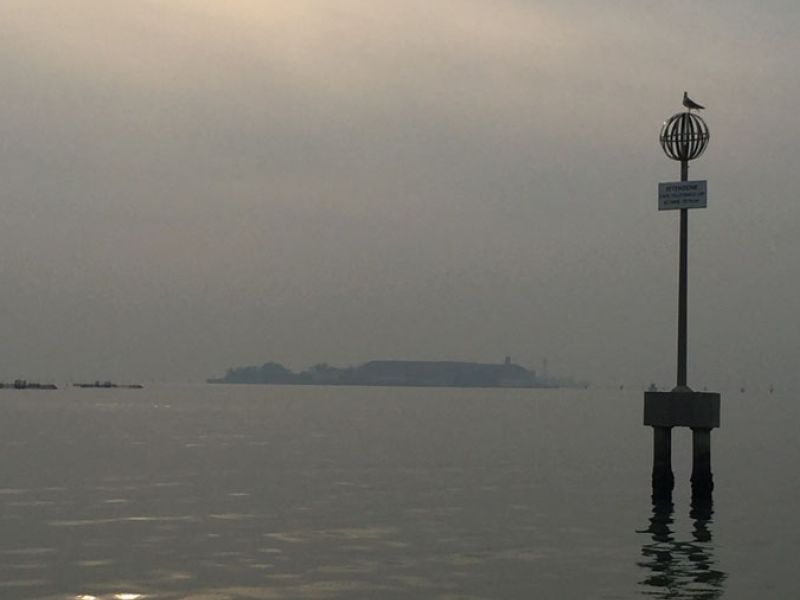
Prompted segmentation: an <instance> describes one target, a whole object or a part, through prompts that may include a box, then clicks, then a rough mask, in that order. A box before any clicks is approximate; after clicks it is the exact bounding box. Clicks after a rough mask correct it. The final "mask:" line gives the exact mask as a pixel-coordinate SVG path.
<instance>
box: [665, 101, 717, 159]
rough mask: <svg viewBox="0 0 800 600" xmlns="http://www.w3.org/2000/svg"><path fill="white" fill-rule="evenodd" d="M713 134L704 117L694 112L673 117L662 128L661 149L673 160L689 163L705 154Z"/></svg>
mask: <svg viewBox="0 0 800 600" xmlns="http://www.w3.org/2000/svg"><path fill="white" fill-rule="evenodd" d="M709 139H711V133H710V132H709V130H708V125H706V122H705V121H704V120H703V119H702V117H701V116H700V115H698V114H695V113H693V112H680V113H677V114H674V115H672V116H671V117H670V118H669V119H667V120H666V121H665V122H664V126H663V127H662V128H661V135H660V136H659V140H660V141H661V147H662V148H663V149H664V153H665V154H666V155H667V156H668V157H670V158H671V159H672V160H680V161H689V160H694V159H695V158H698V157H699V156H700V155H701V154H703V152H705V150H706V147H707V146H708V140H709Z"/></svg>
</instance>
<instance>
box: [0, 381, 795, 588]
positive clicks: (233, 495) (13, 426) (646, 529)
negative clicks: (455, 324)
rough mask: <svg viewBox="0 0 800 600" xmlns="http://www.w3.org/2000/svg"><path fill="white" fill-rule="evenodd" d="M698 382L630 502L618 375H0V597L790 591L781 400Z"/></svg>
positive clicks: (643, 432)
mask: <svg viewBox="0 0 800 600" xmlns="http://www.w3.org/2000/svg"><path fill="white" fill-rule="evenodd" d="M722 401H723V409H722V417H723V425H722V428H721V429H720V430H715V431H714V433H713V435H712V452H713V458H712V461H713V465H714V473H715V481H716V491H715V497H714V505H713V511H710V512H702V511H699V512H698V511H692V510H691V507H690V506H689V491H690V490H689V474H690V473H689V465H690V448H689V446H690V441H691V437H690V434H689V432H685V431H676V432H675V434H674V436H673V453H674V458H673V460H674V468H675V475H676V489H675V497H674V501H675V502H674V509H673V510H672V511H656V512H654V511H653V510H652V508H651V505H650V498H649V492H650V490H649V482H650V466H651V463H650V460H651V444H652V440H651V431H650V430H649V429H648V428H645V427H643V426H642V424H641V413H642V392H641V391H640V390H628V389H626V390H622V391H608V390H601V391H598V390H592V389H589V390H580V391H578V390H474V389H472V390H463V389H423V388H344V387H281V386H176V387H159V388H150V389H145V390H102V389H101V390H76V389H66V390H60V391H55V392H45V391H13V390H4V391H2V392H1V393H0V511H1V512H0V598H3V599H36V600H93V599H102V600H110V599H114V600H173V599H179V598H181V599H191V600H228V599H247V600H280V599H295V598H308V599H345V598H347V599H351V598H365V599H366V598H369V599H384V598H385V599H390V600H394V599H398V600H399V599H412V598H413V599H420V598H435V599H442V600H445V599H448V600H453V599H470V600H472V599H517V598H520V599H522V598H526V599H530V598H544V599H550V598H552V599H573V598H574V599H589V598H603V599H606V598H608V599H611V598H707V599H711V598H742V599H745V598H747V599H750V598H796V597H798V596H800V581H799V579H800V574H798V571H797V565H798V559H797V555H796V553H797V549H798V548H799V547H800V527H798V521H799V519H798V516H797V509H796V505H797V504H798V502H800V481H798V477H797V473H796V468H797V465H798V464H799V463H800V440H798V435H797V423H798V417H800V409H798V406H797V403H796V402H795V401H794V398H793V397H792V396H790V395H787V394H781V393H779V392H776V393H774V394H768V393H767V392H766V391H764V392H763V393H755V394H753V393H740V392H738V391H736V392H735V393H734V392H724V391H723V400H722Z"/></svg>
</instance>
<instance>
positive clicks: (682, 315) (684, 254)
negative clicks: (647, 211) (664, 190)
mask: <svg viewBox="0 0 800 600" xmlns="http://www.w3.org/2000/svg"><path fill="white" fill-rule="evenodd" d="M688 179H689V161H688V160H683V161H681V181H688ZM688 228H689V210H688V209H686V208H682V209H681V234H680V261H679V274H678V387H686V337H687V336H686V331H687V325H686V322H687V310H686V305H687V301H686V298H687V291H686V288H687V281H688V277H687V269H688V262H689V261H688V254H689V250H688V246H689V233H688Z"/></svg>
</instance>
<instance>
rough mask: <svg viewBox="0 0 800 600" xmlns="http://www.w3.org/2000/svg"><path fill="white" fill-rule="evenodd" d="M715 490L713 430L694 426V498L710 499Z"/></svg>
mask: <svg viewBox="0 0 800 600" xmlns="http://www.w3.org/2000/svg"><path fill="white" fill-rule="evenodd" d="M713 491H714V476H713V475H712V474H711V430H710V429H701V428H692V500H694V501H710V500H711V496H712V493H713Z"/></svg>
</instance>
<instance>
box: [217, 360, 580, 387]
mask: <svg viewBox="0 0 800 600" xmlns="http://www.w3.org/2000/svg"><path fill="white" fill-rule="evenodd" d="M207 382H208V383H246V384H283V385H376V386H419V387H478V388H481V387H483V388H496V387H502V388H543V387H561V386H562V385H566V386H570V385H571V383H572V382H570V381H565V380H554V379H551V378H546V379H545V378H538V377H537V376H536V372H535V371H533V370H528V369H525V368H524V367H521V366H520V365H517V364H514V363H513V362H511V358H510V357H506V359H505V361H503V362H502V363H499V364H487V363H475V362H456V361H421V360H372V361H369V362H367V363H364V364H363V365H359V366H355V367H346V368H338V367H332V366H330V365H328V364H326V363H320V364H317V365H314V366H313V367H310V368H309V369H306V370H305V371H301V372H299V373H295V372H294V371H291V370H290V369H287V368H286V367H284V366H283V365H281V364H279V363H276V362H268V363H265V364H263V365H261V366H260V367H258V366H251V367H236V368H231V369H228V372H227V373H226V374H225V376H224V377H220V378H215V379H208V380H207Z"/></svg>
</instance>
